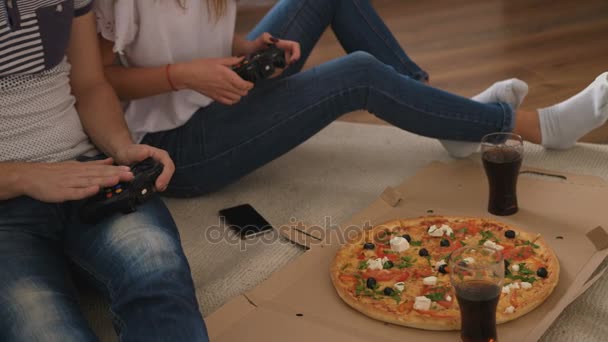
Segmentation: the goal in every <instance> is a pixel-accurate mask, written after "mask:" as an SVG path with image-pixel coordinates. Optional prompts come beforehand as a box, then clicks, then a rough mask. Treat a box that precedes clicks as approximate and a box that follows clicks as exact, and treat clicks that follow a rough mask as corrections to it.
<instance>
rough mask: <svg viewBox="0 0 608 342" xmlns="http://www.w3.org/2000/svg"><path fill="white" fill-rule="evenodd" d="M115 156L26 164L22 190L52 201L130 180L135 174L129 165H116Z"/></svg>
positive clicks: (76, 197)
mask: <svg viewBox="0 0 608 342" xmlns="http://www.w3.org/2000/svg"><path fill="white" fill-rule="evenodd" d="M112 163H113V161H112V159H110V158H108V159H105V160H99V161H92V162H85V163H80V162H74V161H70V162H62V163H22V164H18V169H19V170H18V175H17V179H18V182H19V184H20V187H21V191H20V193H22V194H24V195H26V196H29V197H31V198H34V199H37V200H39V201H42V202H48V203H61V202H65V201H75V200H81V199H85V198H88V197H91V196H93V195H95V194H97V193H98V192H99V189H100V188H102V187H110V186H114V185H116V184H118V182H128V181H131V180H132V179H133V174H132V173H131V171H130V170H129V167H127V166H114V165H112Z"/></svg>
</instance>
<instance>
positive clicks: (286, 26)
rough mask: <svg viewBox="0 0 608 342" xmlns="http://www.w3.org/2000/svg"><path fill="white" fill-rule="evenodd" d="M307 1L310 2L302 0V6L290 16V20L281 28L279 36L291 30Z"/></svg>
mask: <svg viewBox="0 0 608 342" xmlns="http://www.w3.org/2000/svg"><path fill="white" fill-rule="evenodd" d="M307 2H308V0H306V1H302V3H301V4H300V7H298V9H297V10H296V11H294V13H293V15H292V16H290V18H289V20H288V21H287V22H286V23H285V24H284V25H283V27H282V28H281V30H280V33H279V36H280V37H279V38H281V37H283V36H285V33H286V32H287V30H289V28H290V27H291V25H292V24H293V23H294V21H295V20H296V17H297V16H298V14H300V12H302V9H303V8H304V6H305V5H306V3H307Z"/></svg>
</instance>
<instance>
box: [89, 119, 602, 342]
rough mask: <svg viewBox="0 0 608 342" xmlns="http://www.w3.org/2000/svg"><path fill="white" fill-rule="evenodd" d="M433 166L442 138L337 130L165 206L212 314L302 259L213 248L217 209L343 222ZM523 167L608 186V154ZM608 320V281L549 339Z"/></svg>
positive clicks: (339, 126) (530, 153)
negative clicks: (215, 189)
mask: <svg viewBox="0 0 608 342" xmlns="http://www.w3.org/2000/svg"><path fill="white" fill-rule="evenodd" d="M476 157H478V156H476ZM433 160H442V161H448V160H450V158H449V157H448V156H447V154H446V153H445V151H444V150H443V149H442V148H441V146H440V145H439V143H438V142H437V141H435V140H432V139H427V138H422V137H419V136H415V135H413V134H410V133H407V132H403V131H400V130H398V129H396V128H393V127H383V126H370V125H359V124H351V123H334V124H332V125H331V126H330V127H328V128H327V129H325V130H324V131H323V132H321V133H320V134H318V135H317V136H315V137H314V138H313V139H311V140H310V141H308V142H307V143H305V144H304V145H302V146H300V147H298V148H297V149H295V150H294V151H292V152H290V153H289V154H287V155H285V156H284V157H282V158H280V159H278V160H276V161H274V162H272V163H271V164H269V165H267V166H265V167H263V168H262V169H260V170H258V171H256V172H254V173H252V174H251V175H249V176H247V177H245V178H244V179H242V180H241V181H239V182H238V183H236V184H234V185H232V186H230V187H228V188H226V189H224V190H223V191H221V192H219V193H216V194H214V195H211V196H207V197H203V198H198V199H193V200H173V199H171V200H167V203H168V205H169V207H170V208H171V210H172V212H173V214H174V216H175V218H176V221H177V224H178V226H179V228H180V232H181V234H182V239H183V245H184V248H185V251H186V254H187V256H188V258H189V260H190V263H191V266H192V271H193V275H194V279H195V284H196V287H197V293H198V299H199V302H200V305H201V310H202V311H203V313H204V315H205V316H207V315H209V314H210V313H212V312H213V311H214V310H215V309H217V308H218V307H220V306H221V305H222V304H223V303H225V302H227V301H228V300H229V299H231V298H232V297H234V296H236V295H238V294H239V293H242V292H244V291H247V290H249V289H251V288H253V287H255V286H256V285H257V284H259V283H260V282H261V281H263V280H264V279H266V278H267V277H268V276H269V275H270V274H271V273H272V272H273V271H275V270H277V269H278V268H280V267H282V266H283V265H285V264H287V263H288V262H289V261H290V260H293V259H294V258H296V257H297V256H298V255H300V254H301V253H303V250H302V249H301V248H299V247H297V246H295V245H292V244H290V243H288V242H286V241H281V240H278V241H274V242H272V243H262V242H259V241H258V243H256V244H249V245H246V246H243V245H241V244H239V241H238V240H237V239H234V236H233V235H232V234H231V233H229V232H227V233H225V237H224V239H223V240H222V242H219V243H212V242H210V240H212V239H213V238H215V237H216V236H215V235H217V234H215V233H217V232H219V231H220V230H218V229H216V228H213V227H214V226H217V225H218V219H217V211H218V210H219V209H222V208H225V207H228V206H232V205H236V204H241V203H251V204H252V205H253V206H254V207H256V208H257V209H258V210H259V211H260V212H261V213H262V215H263V216H265V217H266V218H267V219H268V220H269V221H270V222H271V223H272V224H274V225H281V224H283V223H288V222H289V220H290V219H291V218H295V219H297V220H298V221H300V220H301V221H304V222H306V223H307V224H325V222H326V220H331V222H332V223H335V224H337V223H340V222H341V221H343V220H345V219H346V218H348V217H349V216H351V215H352V214H354V213H355V212H357V211H358V210H360V209H362V208H364V207H365V206H366V205H367V204H369V203H370V202H371V201H372V200H373V199H375V197H377V196H378V194H379V193H380V192H381V191H382V190H383V189H384V188H385V187H386V186H387V185H396V184H399V183H400V182H401V181H403V180H404V179H405V178H406V177H409V176H411V175H413V174H414V173H415V172H416V170H417V169H419V168H421V167H423V166H425V165H426V164H428V163H429V162H431V161H433ZM525 163H526V164H527V165H528V166H534V167H543V168H548V169H554V170H563V171H567V172H575V173H583V174H592V175H598V176H601V177H603V178H604V179H606V180H608V146H597V145H579V146H577V147H575V148H573V149H571V150H569V151H565V152H547V151H545V150H543V149H542V148H540V147H538V146H534V145H526V155H525ZM211 233H213V234H211ZM230 237H232V240H233V242H230V241H228V240H229V238H230ZM86 298H87V299H86V300H85V302H84V305H85V308H86V311H87V313H88V314H89V317H91V320H92V322H93V325H94V327H95V329H96V331H98V332H100V335H103V338H102V340H103V341H112V340H114V338H113V337H111V336H112V335H113V331H112V328H111V324H110V323H109V320H108V319H107V315H105V316H104V315H101V313H100V312H101V310H105V308H104V305H103V303H102V302H101V301H100V300H95V299H92V298H91V297H90V296H87V297H86ZM104 312H105V311H104ZM102 316H103V317H102ZM607 321H608V277H603V278H602V279H601V280H600V281H599V282H598V283H597V284H596V285H594V286H593V287H592V288H591V289H590V290H589V291H588V292H587V293H586V294H585V295H583V296H582V297H581V298H580V299H579V300H577V301H576V302H575V303H574V304H573V305H571V306H570V307H569V308H568V309H567V310H566V311H565V312H564V314H562V316H561V317H560V318H559V320H558V321H557V322H556V323H555V324H554V326H553V327H552V328H551V330H550V331H549V332H548V333H547V334H546V336H545V337H544V338H543V341H577V342H578V341H598V342H599V341H606V336H608V326H606V324H605V322H607Z"/></svg>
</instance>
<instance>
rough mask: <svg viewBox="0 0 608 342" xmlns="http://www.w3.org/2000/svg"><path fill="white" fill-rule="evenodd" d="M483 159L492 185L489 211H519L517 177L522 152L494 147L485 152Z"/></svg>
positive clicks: (500, 212) (499, 213) (497, 212)
mask: <svg viewBox="0 0 608 342" xmlns="http://www.w3.org/2000/svg"><path fill="white" fill-rule="evenodd" d="M482 160H483V166H484V168H485V170H486V175H487V177H488V183H489V185H490V199H489V202H488V211H489V212H490V213H492V214H494V215H499V216H506V215H512V214H515V213H516V212H517V211H518V206H517V178H518V176H519V170H520V168H521V164H522V153H521V152H520V151H518V150H516V149H510V148H501V147H494V148H490V149H487V150H485V151H484V152H483V154H482Z"/></svg>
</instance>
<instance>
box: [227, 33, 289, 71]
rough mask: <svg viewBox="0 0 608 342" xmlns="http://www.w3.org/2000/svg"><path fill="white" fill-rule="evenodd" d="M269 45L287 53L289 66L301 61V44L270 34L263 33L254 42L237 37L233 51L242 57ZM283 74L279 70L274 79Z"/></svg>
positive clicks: (286, 57)
mask: <svg viewBox="0 0 608 342" xmlns="http://www.w3.org/2000/svg"><path fill="white" fill-rule="evenodd" d="M269 44H274V45H276V46H277V47H278V48H280V49H283V50H284V51H285V62H287V65H290V64H293V63H295V62H297V61H298V60H299V59H300V56H301V51H300V43H298V42H294V41H291V40H283V39H278V38H275V37H273V36H272V35H271V34H270V33H268V32H264V33H262V35H260V36H259V37H257V38H256V39H255V40H252V41H249V40H245V39H242V38H236V37H235V43H234V48H233V50H234V52H235V53H237V54H240V55H250V54H252V53H256V52H258V51H261V50H264V49H265V48H267V47H268V45H269ZM282 72H283V69H279V70H277V72H276V73H275V74H274V75H272V77H277V76H279V75H280V74H281V73H282Z"/></svg>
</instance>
